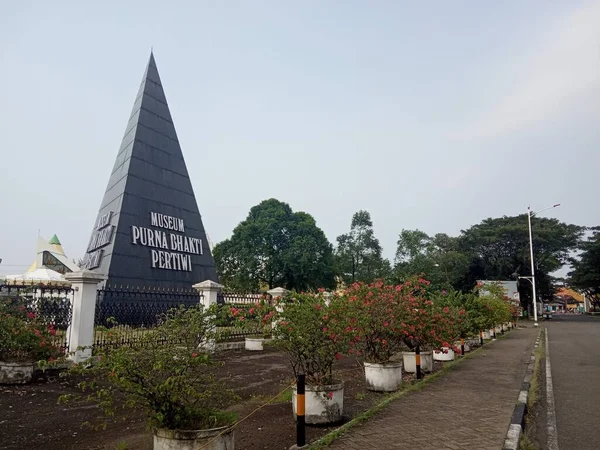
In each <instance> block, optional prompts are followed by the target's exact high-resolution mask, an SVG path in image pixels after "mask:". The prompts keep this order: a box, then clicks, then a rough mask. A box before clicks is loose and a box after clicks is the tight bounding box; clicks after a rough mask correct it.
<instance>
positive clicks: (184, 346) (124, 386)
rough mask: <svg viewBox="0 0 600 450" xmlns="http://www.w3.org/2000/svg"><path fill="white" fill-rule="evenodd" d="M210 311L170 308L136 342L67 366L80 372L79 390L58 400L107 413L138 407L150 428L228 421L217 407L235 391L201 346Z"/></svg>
mask: <svg viewBox="0 0 600 450" xmlns="http://www.w3.org/2000/svg"><path fill="white" fill-rule="evenodd" d="M216 313H217V307H216V305H215V307H211V308H208V309H203V308H202V307H192V308H188V309H186V308H183V307H182V308H180V309H173V310H171V311H170V312H169V313H168V314H167V315H166V317H164V320H163V321H162V322H161V323H160V324H159V325H158V326H157V327H156V328H153V329H152V330H149V331H147V332H146V333H145V334H144V335H143V336H142V337H141V338H140V340H139V342H138V343H137V344H136V345H132V346H120V347H117V348H106V349H104V350H102V351H100V352H98V353H96V354H94V356H93V357H92V359H91V360H88V361H86V362H84V363H82V364H80V365H76V366H73V367H72V368H71V369H70V371H69V373H71V374H77V375H83V376H84V378H85V381H84V382H82V383H80V384H79V386H80V387H81V388H82V389H83V390H84V392H85V393H84V394H83V395H81V396H73V395H65V396H62V397H61V401H62V402H64V401H78V400H81V401H89V402H92V403H95V404H97V405H98V406H99V407H100V408H101V409H102V410H104V412H105V413H106V414H107V415H109V416H112V415H114V414H116V413H117V412H118V411H119V410H121V409H122V408H123V407H125V408H134V409H141V410H143V411H145V413H146V415H147V417H148V419H149V422H150V425H151V426H152V427H154V428H168V429H173V430H175V429H188V430H194V429H207V428H214V427H218V426H224V425H228V424H230V423H232V421H233V420H234V418H235V416H232V415H231V414H230V413H225V412H223V408H225V407H226V406H228V405H229V403H230V402H231V401H233V400H234V399H235V396H234V395H233V393H232V392H231V391H230V390H228V389H226V388H225V387H224V386H223V385H222V384H221V383H220V382H219V381H218V380H217V378H216V373H215V368H216V367H217V365H218V363H217V362H215V361H214V360H213V358H212V357H211V355H210V353H209V352H208V351H207V350H204V349H205V348H206V346H205V345H204V344H206V342H207V341H208V340H211V339H213V338H214V337H215V331H214V330H215V327H214V319H215V314H216ZM173 342H176V343H177V344H173ZM90 361H91V362H92V367H91V368H89V364H90Z"/></svg>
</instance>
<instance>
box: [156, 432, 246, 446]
mask: <svg viewBox="0 0 600 450" xmlns="http://www.w3.org/2000/svg"><path fill="white" fill-rule="evenodd" d="M234 446H235V442H234V430H233V428H229V427H220V428H213V429H210V430H168V429H166V428H159V429H157V430H154V446H153V447H152V448H153V449H154V450H197V449H199V448H202V449H204V450H234Z"/></svg>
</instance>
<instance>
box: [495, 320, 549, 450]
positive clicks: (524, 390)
mask: <svg viewBox="0 0 600 450" xmlns="http://www.w3.org/2000/svg"><path fill="white" fill-rule="evenodd" d="M541 336H542V328H541V327H540V329H539V331H538V335H537V338H536V340H535V345H534V346H533V350H532V352H531V357H530V360H529V363H528V364H527V370H526V371H525V377H524V378H523V382H522V383H521V390H520V391H519V397H518V398H517V404H516V405H515V409H514V410H513V415H512V419H511V420H510V426H509V427H508V431H507V433H506V438H505V439H504V445H503V447H502V450H519V441H520V440H521V433H522V432H523V424H524V422H525V414H527V396H528V395H529V386H530V385H531V377H532V375H533V366H534V364H535V351H536V350H537V349H538V347H539V346H540V337H541Z"/></svg>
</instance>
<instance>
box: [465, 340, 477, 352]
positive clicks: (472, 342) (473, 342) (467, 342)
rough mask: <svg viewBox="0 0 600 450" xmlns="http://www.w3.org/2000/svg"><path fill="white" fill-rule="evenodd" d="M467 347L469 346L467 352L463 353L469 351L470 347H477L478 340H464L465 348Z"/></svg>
mask: <svg viewBox="0 0 600 450" xmlns="http://www.w3.org/2000/svg"><path fill="white" fill-rule="evenodd" d="M466 345H468V346H469V350H466V349H465V351H470V350H471V347H476V346H477V345H479V338H478V337H476V338H469V339H465V346H466Z"/></svg>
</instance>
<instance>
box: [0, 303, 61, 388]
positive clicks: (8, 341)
mask: <svg viewBox="0 0 600 450" xmlns="http://www.w3.org/2000/svg"><path fill="white" fill-rule="evenodd" d="M56 334H57V332H56V330H55V329H54V326H53V325H52V324H48V323H46V322H45V321H44V320H42V319H41V318H40V317H39V316H38V314H37V313H36V312H34V311H33V310H32V309H31V308H29V307H28V305H27V302H26V301H25V299H23V298H19V297H9V298H4V299H2V300H1V303H0V384H23V383H27V382H29V381H31V378H32V376H33V370H34V368H35V365H36V363H37V364H39V365H47V364H48V363H52V362H54V361H55V360H56V359H58V358H60V357H62V356H64V354H63V352H62V351H61V350H60V348H59V347H58V346H56V345H55V341H56Z"/></svg>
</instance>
